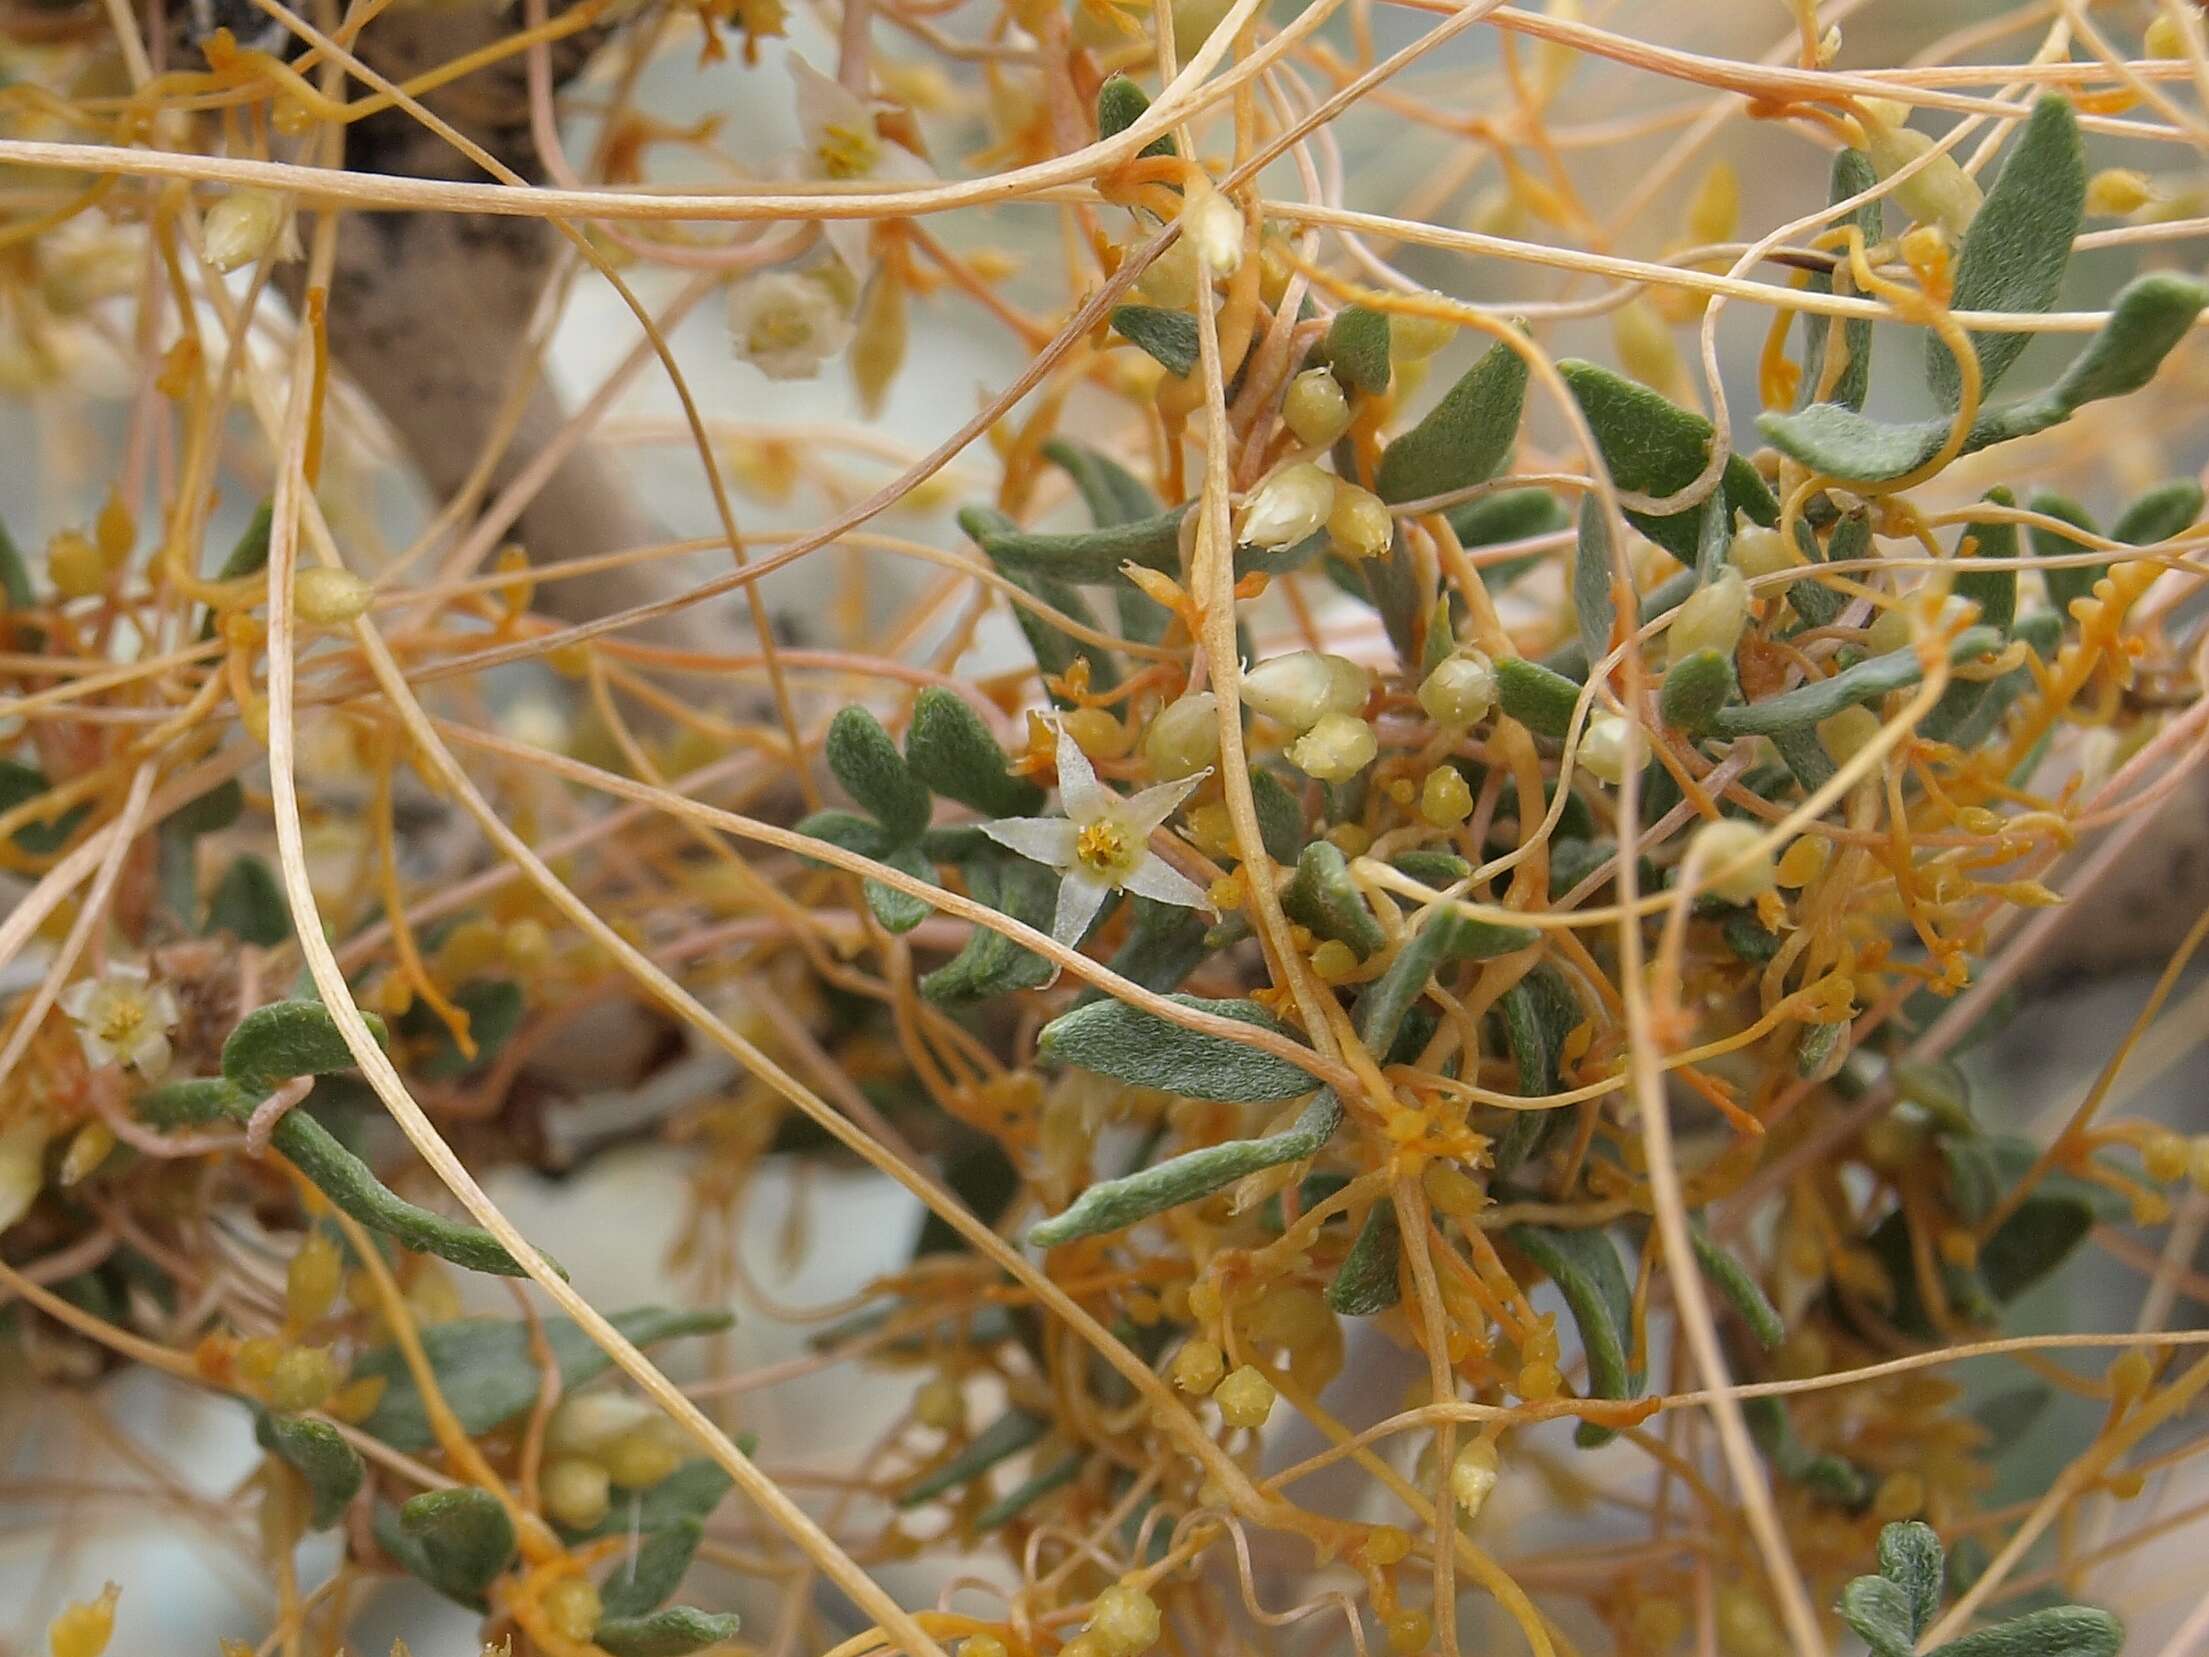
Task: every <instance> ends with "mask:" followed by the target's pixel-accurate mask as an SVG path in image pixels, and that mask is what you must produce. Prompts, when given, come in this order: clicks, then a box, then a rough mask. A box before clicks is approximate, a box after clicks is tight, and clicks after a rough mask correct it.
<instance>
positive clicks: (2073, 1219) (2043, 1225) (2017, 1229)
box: [1978, 1192, 2094, 1302]
mask: <svg viewBox="0 0 2209 1657" xmlns="http://www.w3.org/2000/svg"><path fill="white" fill-rule="evenodd" d="M2093 1229H2094V1210H2093V1207H2092V1205H2091V1204H2088V1203H2086V1202H2083V1201H2081V1200H2080V1199H2078V1198H2077V1197H2072V1196H2067V1195H2053V1196H2051V1195H2045V1194H2042V1193H2039V1192H2035V1193H2034V1194H2033V1195H2032V1196H2030V1197H2027V1198H2026V1199H2025V1200H2024V1201H2023V1202H2021V1203H2019V1204H2018V1205H2017V1209H2016V1212H2014V1213H2013V1214H2011V1215H2010V1217H2009V1218H2008V1219H2006V1220H2004V1221H2003V1222H2002V1224H2001V1225H2000V1226H1999V1227H1998V1228H1996V1230H1995V1233H1994V1235H1993V1236H1992V1237H1989V1238H1988V1239H1987V1240H1986V1242H1985V1243H1983V1244H1982V1245H1980V1249H1979V1260H1978V1269H1979V1276H1980V1279H1981V1280H1982V1281H1983V1282H1984V1283H1985V1284H1986V1286H1987V1292H1988V1293H1989V1294H1991V1295H1993V1296H1994V1298H1995V1299H1996V1300H1997V1301H1999V1302H2008V1301H2011V1300H2015V1299H2016V1298H2017V1297H2018V1296H2019V1295H2021V1294H2023V1293H2024V1292H2025V1291H2026V1290H2027V1289H2029V1288H2031V1287H2032V1286H2033V1285H2034V1284H2035V1283H2038V1282H2039V1281H2040V1280H2041V1279H2042V1278H2044V1277H2046V1276H2047V1275H2048V1274H2049V1273H2051V1272H2053V1271H2054V1270H2055V1269H2056V1268H2057V1267H2058V1266H2060V1265H2062V1264H2063V1262H2064V1261H2065V1260H2067V1259H2069V1258H2070V1257H2071V1253H2072V1251H2073V1250H2074V1249H2076V1248H2077V1247H2078V1246H2079V1245H2080V1244H2081V1243H2083V1242H2085V1241H2086V1235H2087V1233H2088V1232H2090V1231H2092V1230H2093Z"/></svg>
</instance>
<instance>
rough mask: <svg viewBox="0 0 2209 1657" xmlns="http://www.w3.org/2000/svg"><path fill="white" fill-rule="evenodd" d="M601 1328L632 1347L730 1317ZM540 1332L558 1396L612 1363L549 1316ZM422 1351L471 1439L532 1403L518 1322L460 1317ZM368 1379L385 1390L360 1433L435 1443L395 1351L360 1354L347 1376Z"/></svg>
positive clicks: (677, 1313) (627, 1318)
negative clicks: (556, 1377)
mask: <svg viewBox="0 0 2209 1657" xmlns="http://www.w3.org/2000/svg"><path fill="white" fill-rule="evenodd" d="M608 1321H610V1322H611V1323H612V1324H613V1326H614V1327H615V1328H616V1329H618V1330H620V1331H621V1333H622V1334H623V1335H624V1336H626V1337H627V1338H628V1339H629V1340H631V1341H633V1342H635V1343H636V1344H637V1345H638V1346H653V1345H656V1344H658V1343H659V1342H661V1341H666V1340H673V1339H675V1338H676V1337H677V1336H680V1335H710V1334H713V1333H716V1332H717V1331H719V1330H723V1329H726V1328H728V1327H729V1325H730V1324H732V1323H733V1322H735V1318H734V1317H733V1316H732V1315H731V1314H730V1313H728V1312H727V1311H724V1310H721V1309H719V1308H706V1309H699V1310H686V1309H680V1308H675V1307H667V1306H637V1307H632V1308H630V1309H629V1310H628V1311H626V1312H616V1313H615V1314H614V1315H613V1316H612V1318H611V1319H609V1320H608ZM544 1331H545V1341H546V1344H547V1345H549V1346H550V1347H551V1349H552V1359H553V1362H554V1364H555V1365H557V1366H558V1368H559V1371H560V1390H561V1392H562V1393H563V1394H568V1393H572V1392H574V1391H575V1390H576V1389H577V1388H578V1387H581V1386H583V1385H584V1384H585V1383H586V1382H589V1381H593V1380H596V1379H597V1378H598V1377H599V1376H600V1375H602V1374H604V1373H605V1372H606V1368H607V1366H608V1365H609V1364H610V1363H611V1362H612V1361H613V1360H612V1359H610V1358H608V1357H607V1356H606V1354H605V1353H603V1352H601V1351H600V1350H599V1349H598V1347H597V1346H596V1345H595V1344H594V1343H593V1342H592V1340H591V1338H590V1336H589V1335H588V1334H586V1333H585V1332H584V1331H583V1330H582V1329H581V1328H580V1327H578V1326H577V1324H576V1323H575V1322H574V1321H573V1320H572V1319H570V1318H560V1317H548V1318H546V1319H545V1320H544ZM422 1350H423V1352H424V1353H425V1355H426V1356H427V1357H428V1359H429V1365H430V1372H431V1373H432V1374H433V1375H435V1376H436V1377H437V1385H438V1390H439V1391H441V1392H442V1393H443V1394H444V1395H445V1402H446V1403H447V1404H449V1405H451V1406H452V1411H453V1414H454V1415H455V1416H457V1417H458V1418H459V1420H460V1425H461V1427H462V1428H463V1429H464V1430H465V1431H466V1432H467V1433H468V1435H469V1436H470V1437H471V1438H473V1437H475V1436H477V1435H478V1434H481V1433H487V1432H489V1431H491V1430H492V1429H493V1428H494V1427H502V1426H504V1425H505V1424H506V1423H507V1422H509V1421H512V1420H513V1419H515V1418H516V1417H517V1416H519V1415H521V1414H523V1413H524V1412H525V1411H527V1410H528V1408H529V1407H530V1405H532V1404H534V1403H535V1402H536V1401H537V1366H536V1364H535V1363H534V1362H532V1361H531V1359H530V1355H529V1330H528V1327H527V1326H526V1325H524V1324H522V1323H520V1322H518V1321H511V1320H508V1319H503V1318H460V1319H456V1320H455V1321H453V1322H451V1323H439V1324H432V1325H431V1326H430V1327H429V1328H427V1329H424V1330H423V1331H422ZM369 1375H380V1376H382V1377H383V1378H384V1381H385V1383H386V1384H385V1387H384V1391H383V1396H382V1397H381V1398H379V1399H378V1400H377V1401H376V1407H375V1409H374V1410H373V1411H371V1412H370V1414H369V1416H368V1419H367V1420H365V1421H363V1422H362V1423H361V1429H362V1431H364V1432H367V1433H371V1434H373V1435H374V1436H375V1437H377V1438H380V1439H382V1440H383V1441H384V1442H385V1443H386V1444H389V1445H390V1446H392V1448H394V1449H398V1450H409V1451H412V1450H424V1449H427V1448H429V1446H431V1445H432V1444H434V1443H436V1442H437V1440H436V1435H435V1434H433V1433H432V1432H431V1431H430V1425H429V1416H428V1413H427V1412H426V1411H425V1410H424V1408H423V1406H422V1394H421V1392H420V1391H419V1390H418V1389H417V1388H416V1387H415V1385H414V1377H413V1376H412V1375H411V1374H410V1373H409V1372H408V1370H407V1366H406V1360H405V1359H404V1358H403V1357H402V1356H400V1353H399V1349H398V1348H397V1347H396V1346H379V1347H374V1348H371V1349H370V1350H369V1351H367V1352H364V1353H362V1354H361V1356H360V1357H359V1359H358V1360H356V1361H355V1363H354V1365H353V1376H354V1378H355V1379H356V1380H358V1379H360V1378H361V1377H363V1376H369Z"/></svg>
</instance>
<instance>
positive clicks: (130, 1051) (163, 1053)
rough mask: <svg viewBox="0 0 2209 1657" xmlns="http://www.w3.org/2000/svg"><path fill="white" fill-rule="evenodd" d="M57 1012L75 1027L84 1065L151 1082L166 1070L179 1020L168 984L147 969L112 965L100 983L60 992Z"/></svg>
mask: <svg viewBox="0 0 2209 1657" xmlns="http://www.w3.org/2000/svg"><path fill="white" fill-rule="evenodd" d="M59 999H60V1002H61V1010H62V1011H63V1012H65V1013H67V1014H68V1015H69V1017H70V1019H71V1020H72V1021H73V1022H74V1023H75V1024H76V1026H77V1043H78V1045H79V1046H81V1047H82V1048H83V1049H84V1059H85V1063H87V1064H89V1065H92V1066H93V1067H95V1068H98V1067H99V1066H101V1065H109V1064H127V1065H129V1066H130V1067H131V1068H132V1069H134V1070H136V1071H137V1072H138V1073H139V1074H140V1075H141V1076H144V1077H147V1078H148V1079H152V1078H155V1077H158V1076H160V1075H161V1073H162V1072H163V1071H165V1070H167V1069H168V1068H169V1032H170V1031H171V1030H173V1029H175V1028H176V1024H177V1020H178V1019H179V1018H180V1017H181V1016H182V1015H181V1014H180V1013H179V1012H178V1011H177V1005H176V996H175V995H174V994H172V993H171V992H170V989H169V986H168V985H166V984H149V983H148V982H147V981H146V969H145V968H144V967H141V966H130V965H125V964H120V963H118V964H116V965H113V966H110V967H109V968H108V969H107V975H106V976H105V977H103V978H80V979H78V980H77V982H75V983H74V984H71V985H70V986H69V987H68V988H67V989H65V990H63V991H62V992H61V995H60V997H59Z"/></svg>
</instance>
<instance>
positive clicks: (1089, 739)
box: [1059, 708, 1134, 759]
mask: <svg viewBox="0 0 2209 1657" xmlns="http://www.w3.org/2000/svg"><path fill="white" fill-rule="evenodd" d="M1059 722H1060V723H1061V724H1062V725H1064V726H1065V727H1066V734H1067V735H1068V736H1069V737H1071V738H1073V740H1074V746H1075V747H1077V748H1079V749H1080V750H1081V751H1082V752H1083V753H1085V754H1087V755H1088V756H1089V757H1090V758H1091V759H1118V758H1119V757H1120V756H1121V755H1122V754H1125V753H1126V752H1127V751H1128V749H1129V748H1130V747H1131V746H1133V744H1134V738H1133V736H1132V735H1130V733H1129V731H1128V728H1127V727H1126V726H1125V725H1123V724H1121V723H1120V722H1119V721H1118V720H1117V719H1115V718H1113V717H1112V715H1111V713H1110V712H1108V711H1107V710H1106V709H1104V708H1070V709H1068V710H1067V711H1066V712H1065V713H1064V714H1061V715H1060V716H1059Z"/></svg>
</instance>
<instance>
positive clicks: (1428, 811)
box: [1419, 765, 1473, 829]
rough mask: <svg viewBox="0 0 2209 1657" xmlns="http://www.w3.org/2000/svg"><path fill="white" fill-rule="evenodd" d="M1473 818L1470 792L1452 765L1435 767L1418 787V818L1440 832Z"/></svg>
mask: <svg viewBox="0 0 2209 1657" xmlns="http://www.w3.org/2000/svg"><path fill="white" fill-rule="evenodd" d="M1472 814H1473V790H1472V787H1471V785H1470V784H1468V783H1467V782H1466V781H1465V777H1464V773H1462V772H1461V771H1459V770H1458V768H1457V767H1456V766H1454V765H1437V766H1436V767H1435V768H1434V769H1433V770H1432V771H1429V772H1428V773H1427V774H1426V776H1425V778H1424V779H1423V780H1422V781H1421V782H1420V784H1419V815H1420V816H1422V817H1424V818H1425V819H1426V820H1427V821H1428V822H1429V823H1432V824H1433V825H1434V826H1435V827H1436V828H1439V829H1453V828H1455V827H1457V825H1458V824H1460V823H1462V822H1463V821H1465V819H1466V818H1468V817H1470V816H1471V815H1472Z"/></svg>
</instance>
